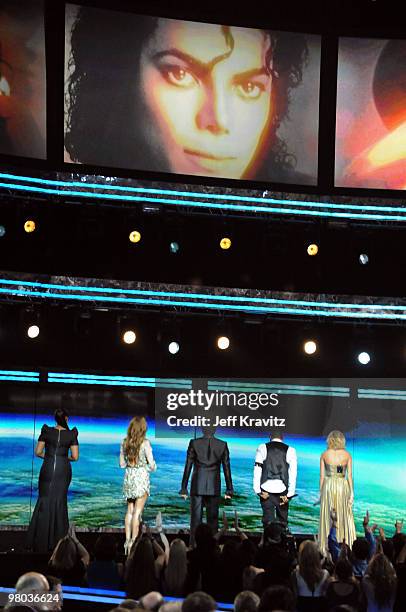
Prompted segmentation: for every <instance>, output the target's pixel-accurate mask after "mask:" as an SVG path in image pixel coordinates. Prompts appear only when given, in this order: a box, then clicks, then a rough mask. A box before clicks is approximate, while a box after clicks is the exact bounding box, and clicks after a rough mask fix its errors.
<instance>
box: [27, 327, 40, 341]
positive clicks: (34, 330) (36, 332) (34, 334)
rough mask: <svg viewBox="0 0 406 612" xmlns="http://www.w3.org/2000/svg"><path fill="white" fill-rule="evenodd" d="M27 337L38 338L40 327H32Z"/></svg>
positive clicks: (28, 330)
mask: <svg viewBox="0 0 406 612" xmlns="http://www.w3.org/2000/svg"><path fill="white" fill-rule="evenodd" d="M27 336H28V337H29V338H37V337H38V336H39V327H38V325H30V326H29V328H28V329H27Z"/></svg>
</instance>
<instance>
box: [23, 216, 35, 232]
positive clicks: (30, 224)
mask: <svg viewBox="0 0 406 612" xmlns="http://www.w3.org/2000/svg"><path fill="white" fill-rule="evenodd" d="M24 231H25V232H27V234H31V232H35V221H34V220H33V219H27V221H26V222H25V223H24Z"/></svg>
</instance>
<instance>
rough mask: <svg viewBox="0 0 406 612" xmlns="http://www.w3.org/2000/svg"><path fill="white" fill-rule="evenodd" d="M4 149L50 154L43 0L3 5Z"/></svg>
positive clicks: (0, 123)
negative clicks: (48, 150) (47, 138)
mask: <svg viewBox="0 0 406 612" xmlns="http://www.w3.org/2000/svg"><path fill="white" fill-rule="evenodd" d="M0 153H2V154H5V155H19V156H24V157H37V158H41V159H44V158H45V157H46V77H45V31H44V6H43V1H42V0H19V1H18V2H15V1H14V2H13V1H12V0H5V1H4V2H1V3H0Z"/></svg>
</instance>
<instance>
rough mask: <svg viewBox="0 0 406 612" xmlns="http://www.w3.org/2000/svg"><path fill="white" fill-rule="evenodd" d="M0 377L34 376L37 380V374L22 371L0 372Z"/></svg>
mask: <svg viewBox="0 0 406 612" xmlns="http://www.w3.org/2000/svg"><path fill="white" fill-rule="evenodd" d="M0 375H1V376H7V375H10V376H36V377H37V378H39V372H25V371H24V370H0Z"/></svg>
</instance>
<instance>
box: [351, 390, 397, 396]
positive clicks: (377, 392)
mask: <svg viewBox="0 0 406 612" xmlns="http://www.w3.org/2000/svg"><path fill="white" fill-rule="evenodd" d="M358 393H370V394H372V395H374V394H379V393H385V395H391V394H394V395H404V396H405V397H406V390H405V389H403V390H400V391H399V390H397V389H358Z"/></svg>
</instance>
